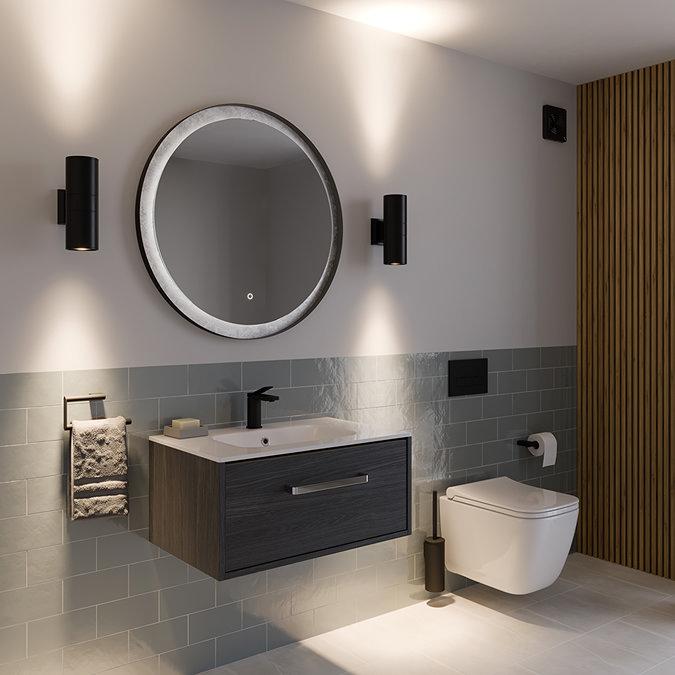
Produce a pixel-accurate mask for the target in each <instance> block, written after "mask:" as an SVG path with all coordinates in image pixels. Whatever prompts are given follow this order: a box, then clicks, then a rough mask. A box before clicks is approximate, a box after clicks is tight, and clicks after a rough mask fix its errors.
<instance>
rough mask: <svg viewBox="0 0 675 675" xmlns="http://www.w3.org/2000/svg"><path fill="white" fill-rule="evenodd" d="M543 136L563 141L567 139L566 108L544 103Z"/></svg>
mask: <svg viewBox="0 0 675 675" xmlns="http://www.w3.org/2000/svg"><path fill="white" fill-rule="evenodd" d="M542 122H543V129H542V133H543V136H544V138H546V139H548V140H549V141H557V142H558V143H564V142H565V141H566V140H567V110H565V108H556V107H555V106H554V105H545V106H544V107H543V113H542Z"/></svg>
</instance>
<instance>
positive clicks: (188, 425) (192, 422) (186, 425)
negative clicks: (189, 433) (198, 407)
mask: <svg viewBox="0 0 675 675" xmlns="http://www.w3.org/2000/svg"><path fill="white" fill-rule="evenodd" d="M171 426H172V427H173V428H174V429H192V428H194V427H198V426H199V420H198V419H195V418H194V417H180V418H179V419H177V420H171Z"/></svg>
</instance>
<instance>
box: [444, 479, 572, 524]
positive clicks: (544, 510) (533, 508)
mask: <svg viewBox="0 0 675 675" xmlns="http://www.w3.org/2000/svg"><path fill="white" fill-rule="evenodd" d="M446 496H447V497H448V498H449V499H452V500H453V501H455V502H458V503H461V504H467V505H469V506H474V507H476V508H481V509H486V510H488V511H495V512H496V513H502V514H504V515H507V516H511V517H514V518H526V519H529V518H551V517H553V516H559V515H563V514H565V513H569V512H571V511H575V510H577V509H578V508H579V499H578V498H577V497H574V496H572V495H566V494H562V493H559V492H553V491H552V490H545V489H543V488H536V487H532V486H530V485H523V484H522V483H518V482H516V481H514V480H512V479H511V478H507V477H506V476H501V477H499V478H490V479H488V480H482V481H478V482H477V483H466V484H465V485H455V486H453V487H449V488H448V489H447V491H446Z"/></svg>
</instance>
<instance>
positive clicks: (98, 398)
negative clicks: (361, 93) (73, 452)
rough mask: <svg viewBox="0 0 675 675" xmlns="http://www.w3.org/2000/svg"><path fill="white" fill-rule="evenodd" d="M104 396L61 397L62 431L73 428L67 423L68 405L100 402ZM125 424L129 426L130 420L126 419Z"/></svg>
mask: <svg viewBox="0 0 675 675" xmlns="http://www.w3.org/2000/svg"><path fill="white" fill-rule="evenodd" d="M104 398H105V394H87V396H64V397H63V430H64V431H70V430H71V429H72V428H73V425H72V423H71V422H68V404H69V403H75V402H76V401H102V400H103V399H104ZM126 422H127V424H131V420H130V419H129V418H128V417H127V418H126Z"/></svg>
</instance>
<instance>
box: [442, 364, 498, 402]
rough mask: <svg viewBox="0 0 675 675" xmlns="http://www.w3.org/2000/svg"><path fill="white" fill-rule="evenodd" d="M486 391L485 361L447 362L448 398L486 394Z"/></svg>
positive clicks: (486, 365) (486, 366) (486, 369)
mask: <svg viewBox="0 0 675 675" xmlns="http://www.w3.org/2000/svg"><path fill="white" fill-rule="evenodd" d="M487 391H488V360H487V359H457V360H455V361H448V396H469V395H471V394H487Z"/></svg>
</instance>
